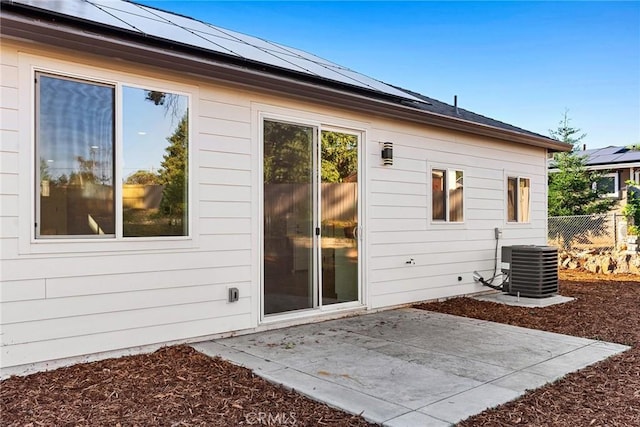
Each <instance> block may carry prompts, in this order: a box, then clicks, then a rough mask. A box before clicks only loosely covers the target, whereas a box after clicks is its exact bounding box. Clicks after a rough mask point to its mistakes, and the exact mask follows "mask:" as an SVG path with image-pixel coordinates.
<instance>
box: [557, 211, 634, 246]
mask: <svg viewBox="0 0 640 427" xmlns="http://www.w3.org/2000/svg"><path fill="white" fill-rule="evenodd" d="M623 220H624V217H623V216H622V215H620V214H599V215H574V216H552V217H549V218H548V223H547V224H548V228H547V229H548V233H549V234H548V236H547V240H548V243H549V245H551V246H557V247H558V248H559V249H560V250H566V251H569V250H587V249H595V250H599V251H607V250H613V249H615V248H616V247H617V246H618V242H619V241H620V238H621V236H624V235H625V234H626V222H624V221H623Z"/></svg>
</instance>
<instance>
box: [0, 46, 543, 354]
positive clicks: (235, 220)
mask: <svg viewBox="0 0 640 427" xmlns="http://www.w3.org/2000/svg"><path fill="white" fill-rule="evenodd" d="M34 49H36V48H34V47H30V46H21V50H25V51H29V52H31V53H38V52H37V51H36V50H34ZM17 50H18V49H17V48H16V45H12V44H10V43H8V44H3V46H2V61H1V64H0V66H1V67H2V68H1V69H0V71H1V72H2V74H1V75H2V79H1V84H0V91H1V92H0V94H1V95H2V104H1V105H0V109H1V111H0V113H1V117H2V122H1V125H2V126H0V132H1V134H0V137H1V139H0V174H1V175H0V178H1V179H0V227H2V229H1V231H2V234H0V251H1V254H2V269H1V271H0V274H1V277H0V280H1V283H0V312H1V318H0V323H1V326H2V348H1V359H2V365H3V366H6V367H12V366H19V365H24V364H28V363H32V362H40V361H50V360H55V359H61V358H66V357H70V356H81V355H86V354H90V353H100V352H108V351H112V350H119V349H125V348H128V347H139V346H144V345H149V344H158V343H163V342H169V341H181V340H182V341H185V340H192V339H197V338H198V337H203V336H208V335H212V334H218V333H227V332H233V331H239V330H246V329H250V328H254V327H256V326H257V325H258V314H259V313H258V311H259V303H258V298H259V295H258V292H259V291H258V290H259V283H257V281H258V280H257V278H258V277H259V269H260V265H259V263H258V261H259V242H260V236H258V235H257V234H258V230H259V226H260V224H261V223H262V218H259V217H258V215H259V208H260V206H259V204H260V194H261V191H262V189H260V188H257V187H256V185H258V183H259V181H260V179H259V176H258V175H257V174H258V171H257V170H255V167H256V166H258V165H259V164H260V162H261V159H257V158H256V156H257V153H258V149H259V147H258V146H257V144H258V143H259V141H258V140H257V139H258V136H257V134H256V130H257V129H258V124H257V123H255V120H257V118H258V117H259V113H261V112H265V113H268V114H273V115H275V116H281V117H287V118H288V119H290V120H292V121H295V120H296V117H299V118H300V120H303V121H305V122H314V123H322V124H323V125H324V124H327V125H331V126H336V127H337V128H345V129H350V128H353V129H359V130H363V131H364V134H365V140H364V141H363V143H366V144H367V145H366V146H365V150H364V156H363V157H362V159H361V160H362V162H363V169H362V170H363V171H364V172H365V173H364V176H362V177H359V180H360V181H361V182H362V183H363V186H364V189H365V190H366V191H365V193H364V194H363V195H362V198H361V200H362V201H365V202H366V206H364V209H363V212H365V215H364V218H363V219H362V227H363V230H364V233H363V234H362V245H363V254H365V256H363V258H362V262H363V264H364V266H365V267H366V274H365V279H366V282H365V283H364V287H365V296H366V299H365V303H367V305H368V306H369V307H370V308H377V307H388V306H394V305H397V304H405V303H411V302H416V301H421V300H427V299H433V298H441V297H447V296H452V295H460V294H466V293H472V292H477V291H479V290H481V289H482V288H481V287H480V286H478V285H476V284H475V283H473V280H472V279H471V273H472V271H473V270H478V271H480V272H481V273H482V274H483V275H485V277H488V276H489V275H490V274H491V272H492V269H493V254H494V248H495V240H494V239H493V228H494V227H500V228H502V229H503V240H502V242H501V244H519V243H535V244H542V243H544V242H545V227H546V226H545V224H546V213H545V206H546V202H545V194H546V190H545V185H546V184H545V177H546V169H545V167H546V158H545V153H544V150H542V149H534V148H526V147H521V146H516V145H510V144H508V143H504V142H496V141H492V140H490V139H481V138H474V137H469V136H465V135H463V134H460V133H455V132H452V131H446V130H441V129H437V128H430V127H427V126H418V125H415V124H403V123H400V122H397V121H389V120H386V119H381V118H376V117H370V116H367V115H362V114H356V113H353V112H348V111H344V110H340V109H339V107H333V108H329V107H323V106H320V105H314V104H312V103H303V102H299V101H293V100H291V99H287V98H286V97H285V96H282V97H277V96H274V95H265V94H260V93H258V92H247V91H245V90H240V89H234V88H229V87H224V86H217V85H213V84H210V83H203V82H198V81H191V80H186V77H185V76H179V75H170V74H166V73H165V71H162V70H161V71H158V70H149V69H147V67H144V66H131V65H127V64H118V65H117V68H113V67H114V64H113V63H109V62H107V61H103V62H99V61H96V60H95V58H89V57H82V56H80V55H75V56H65V55H67V54H65V53H63V52H55V49H53V50H52V51H53V52H52V54H54V55H56V56H58V57H60V58H63V59H64V58H66V62H67V63H68V64H74V65H73V66H74V67H75V66H76V65H75V64H77V66H78V67H81V66H83V65H81V64H88V65H90V66H95V67H96V68H95V70H100V69H104V70H106V71H105V72H108V73H109V76H111V75H112V74H113V79H121V78H122V77H123V76H124V77H127V76H132V78H135V79H137V82H138V84H142V83H139V82H140V81H141V80H143V79H144V78H145V76H148V78H151V79H159V80H161V81H163V82H167V84H168V85H170V82H172V81H175V82H177V83H182V84H184V85H189V86H193V87H196V89H194V90H197V94H198V95H197V96H196V97H194V98H192V100H191V101H192V107H193V111H194V112H195V114H194V117H193V125H194V126H193V129H194V130H195V131H194V132H193V134H192V142H191V147H192V150H193V151H192V164H191V166H192V170H191V171H192V173H193V174H194V180H193V182H192V191H193V194H194V196H195V199H194V203H195V205H196V207H197V209H196V210H197V217H196V218H194V221H193V224H192V225H193V227H194V230H195V233H194V236H192V237H193V239H192V240H189V241H187V243H191V244H190V245H184V247H182V246H179V248H178V249H176V248H175V247H176V246H175V245H174V247H173V249H171V247H170V246H163V244H162V243H160V242H161V240H162V239H160V240H158V244H157V245H156V246H154V247H144V249H140V250H138V249H136V248H132V247H131V245H130V244H129V243H123V242H118V243H119V245H111V246H109V245H108V244H106V245H105V242H86V243H83V244H82V248H83V249H84V250H81V251H79V250H77V249H70V250H68V251H67V250H66V248H64V249H63V250H59V251H57V252H55V253H50V254H45V253H38V251H32V252H31V253H29V252H28V251H25V250H24V246H26V247H29V244H30V242H28V241H27V242H26V243H27V244H26V245H23V242H22V240H20V239H24V237H20V236H22V234H20V233H19V231H20V230H22V229H24V227H25V224H24V223H21V222H19V219H20V220H21V218H22V215H24V214H25V212H24V206H25V199H24V197H27V198H29V197H32V194H19V189H21V188H24V183H25V180H26V181H29V180H30V177H29V176H28V173H30V172H29V171H25V170H20V169H19V168H18V166H17V165H19V164H24V158H23V153H24V151H21V150H27V156H30V154H29V153H28V151H29V150H30V148H29V145H30V135H29V134H28V131H27V132H25V133H23V134H21V133H20V132H24V130H22V129H20V126H19V125H18V121H17V120H18V118H19V117H20V114H27V115H28V114H30V112H28V111H27V112H24V113H23V112H22V111H21V110H20V108H22V107H21V105H23V104H20V103H19V101H18V100H17V98H18V96H16V95H20V97H24V96H29V95H28V93H29V91H30V88H29V87H25V88H20V87H19V84H20V82H21V81H24V79H23V78H22V75H21V74H20V73H19V72H23V70H22V68H20V67H23V65H21V64H22V63H21V62H20V61H19V56H18V54H17ZM39 54H41V55H43V56H47V55H49V52H44V51H42V52H39ZM53 68H54V69H56V67H53ZM85 71H86V70H85ZM24 72H28V70H27V71H24ZM80 74H83V73H80ZM89 74H90V73H89ZM5 95H6V96H5ZM380 141H392V142H393V143H394V162H393V165H392V166H388V167H383V166H381V164H380V145H379V143H380ZM18 159H20V162H22V163H20V162H19V161H18ZM28 162H31V159H28ZM433 166H436V167H443V166H448V167H452V168H460V169H463V170H464V172H465V182H464V184H465V190H464V191H465V222H464V224H434V223H432V222H431V221H430V210H431V199H430V196H431V188H430V182H431V181H430V168H431V167H433ZM509 171H517V172H518V174H519V175H520V176H526V177H528V178H531V183H532V200H531V208H532V210H531V218H532V219H531V223H530V224H507V223H506V221H505V208H506V206H505V200H504V199H505V173H506V172H509ZM194 212H195V211H194ZM29 215H30V212H26V218H28V217H29ZM19 227H22V228H19ZM27 240H28V239H27ZM18 243H20V244H21V246H20V247H19V246H18ZM114 243H115V242H114ZM174 243H175V242H174ZM60 245H61V246H64V244H60ZM60 245H59V246H60ZM40 247H46V244H45V245H40ZM77 247H78V246H75V248H77ZM110 248H111V249H110ZM115 248H117V249H115ZM410 259H413V262H414V264H407V261H408V260H410ZM458 277H460V278H461V279H462V280H458ZM230 286H233V287H237V288H238V289H239V290H240V301H239V302H237V303H227V302H226V298H227V292H228V287H230ZM301 321H303V320H301Z"/></svg>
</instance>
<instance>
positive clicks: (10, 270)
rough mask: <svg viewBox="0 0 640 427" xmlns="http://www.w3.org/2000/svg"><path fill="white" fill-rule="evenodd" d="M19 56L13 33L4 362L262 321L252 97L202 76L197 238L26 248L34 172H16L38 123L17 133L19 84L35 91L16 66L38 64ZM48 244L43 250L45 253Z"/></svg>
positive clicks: (6, 138) (5, 92)
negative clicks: (231, 298)
mask: <svg viewBox="0 0 640 427" xmlns="http://www.w3.org/2000/svg"><path fill="white" fill-rule="evenodd" d="M18 57H19V56H18V53H17V52H16V50H15V49H14V48H12V47H11V44H4V43H3V46H2V80H1V84H2V98H1V99H2V139H1V141H2V145H1V147H0V148H1V150H2V153H1V154H0V155H1V156H2V157H1V159H2V162H1V163H0V166H1V169H0V172H1V173H2V178H1V182H2V185H1V190H0V198H1V199H0V202H1V204H2V205H1V211H0V212H1V213H0V215H1V217H0V218H1V223H0V224H1V226H2V229H1V231H2V234H1V240H2V247H1V248H2V265H1V270H0V280H1V285H0V292H1V294H0V301H1V302H0V312H1V319H0V320H1V325H2V347H1V353H0V357H1V362H2V367H3V368H7V367H12V366H16V365H24V364H29V363H34V362H42V361H48V360H52V359H59V358H66V357H71V356H79V355H85V354H91V353H98V352H105V351H113V350H118V349H124V348H127V347H133V346H144V345H149V344H155V343H162V342H168V341H174V340H185V339H192V338H195V337H200V336H207V335H212V334H217V333H223V332H228V331H232V330H241V329H246V328H250V327H252V326H255V309H254V306H255V305H256V298H255V292H254V291H253V289H252V286H253V285H252V283H253V282H254V280H253V279H252V267H251V265H252V260H253V249H252V241H251V236H252V235H251V219H250V218H251V212H252V210H253V209H255V206H253V202H252V196H251V191H252V188H251V176H252V172H251V142H250V137H251V132H250V108H249V101H248V98H245V99H242V98H235V97H234V96H233V95H232V94H230V93H229V92H228V91H225V90H218V89H217V88H213V87H208V86H200V87H199V90H198V92H197V93H198V94H199V98H198V99H192V104H193V107H194V110H195V111H197V114H198V116H197V117H195V116H194V117H193V122H197V126H194V128H196V129H198V134H197V135H192V147H194V148H195V151H194V153H193V162H192V165H196V166H199V167H198V170H197V171H195V173H194V176H193V178H194V179H193V186H195V187H196V188H194V193H193V194H195V195H196V196H197V199H198V200H197V213H198V218H195V221H194V222H195V223H196V224H197V226H196V227H194V229H195V230H197V235H196V236H194V237H195V239H194V241H195V244H193V245H190V247H186V248H184V249H175V250H164V249H163V244H162V243H157V244H156V245H155V247H153V246H149V245H147V246H149V248H148V249H146V250H122V249H123V247H122V246H121V245H111V246H113V248H114V249H113V250H109V247H110V245H109V243H116V242H106V243H107V244H106V245H105V242H98V243H93V242H90V243H88V244H87V245H86V248H87V251H83V250H79V251H78V250H76V249H71V250H69V251H66V252H61V253H60V251H59V250H56V251H55V252H59V253H53V254H47V253H33V252H32V253H28V252H29V251H28V250H27V251H25V250H24V247H25V246H26V247H27V249H28V247H29V244H30V243H29V239H28V238H27V239H26V240H27V241H26V242H19V239H22V236H21V230H24V227H25V222H26V223H28V222H30V215H31V212H30V208H28V206H29V203H28V200H27V204H26V206H27V210H26V211H24V210H23V211H21V206H22V205H21V203H22V202H24V199H23V200H21V201H20V202H19V201H18V198H19V197H20V198H27V199H28V198H30V197H33V196H32V194H31V193H30V192H27V193H26V194H22V193H20V195H18V194H19V189H21V188H25V186H24V184H25V182H26V188H27V189H29V190H30V184H29V179H30V177H29V174H30V171H29V170H20V171H18V164H19V161H18V157H19V150H25V151H24V154H25V155H26V156H27V157H29V156H31V154H30V148H29V147H30V144H31V140H30V138H31V136H30V135H29V132H28V129H27V130H26V131H25V130H22V129H20V133H19V132H18V131H19V127H20V125H19V123H21V122H20V121H19V119H18V114H19V113H20V114H27V115H29V114H30V112H29V111H19V108H20V107H19V103H18V99H19V97H18V93H20V96H21V97H29V96H30V91H31V88H30V87H19V85H20V83H21V82H22V81H23V80H24V79H22V80H21V79H19V78H18V74H19V73H24V72H26V73H29V72H30V70H29V69H19V64H21V62H19V60H18ZM62 59H64V58H62ZM84 63H90V61H85V62H84ZM156 77H158V78H163V79H164V80H166V81H168V82H171V81H172V78H171V76H161V75H160V76H156ZM116 78H117V77H116ZM20 154H21V155H22V153H20ZM25 243H26V245H25ZM54 246H55V245H54ZM46 247H47V246H46V244H45V245H40V246H39V247H37V248H36V250H37V252H46V251H47V249H46ZM80 247H82V245H81V246H80ZM43 248H44V249H43ZM74 248H77V246H74ZM125 249H126V248H125ZM36 250H34V252H35V251H36ZM230 286H234V287H238V288H239V290H240V296H241V298H240V301H239V302H237V303H233V304H229V303H227V288H228V287H230Z"/></svg>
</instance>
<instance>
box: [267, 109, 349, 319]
mask: <svg viewBox="0 0 640 427" xmlns="http://www.w3.org/2000/svg"><path fill="white" fill-rule="evenodd" d="M358 143H359V136H358V134H356V133H353V134H351V133H343V132H335V131H328V130H323V131H321V130H320V129H319V128H318V127H316V126H306V125H298V124H291V123H284V122H277V121H271V120H265V121H264V128H263V154H264V166H263V170H264V175H263V182H264V189H263V196H264V199H263V213H264V224H263V269H264V270H263V305H264V314H265V315H270V314H277V313H285V312H290V311H296V310H305V309H318V308H321V307H322V306H327V305H331V304H336V303H344V302H352V301H358V300H359V268H358V145H359V144H358Z"/></svg>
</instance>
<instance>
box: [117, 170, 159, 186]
mask: <svg viewBox="0 0 640 427" xmlns="http://www.w3.org/2000/svg"><path fill="white" fill-rule="evenodd" d="M159 183H160V176H159V175H158V174H157V173H154V172H151V171H147V170H139V171H136V172H135V173H133V174H131V175H129V177H128V178H127V180H126V181H125V184H142V185H152V184H159Z"/></svg>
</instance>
